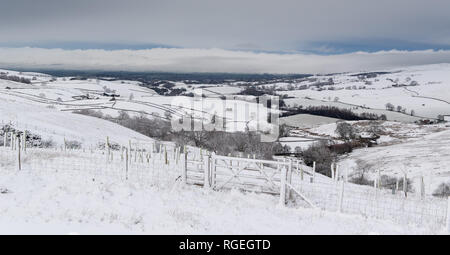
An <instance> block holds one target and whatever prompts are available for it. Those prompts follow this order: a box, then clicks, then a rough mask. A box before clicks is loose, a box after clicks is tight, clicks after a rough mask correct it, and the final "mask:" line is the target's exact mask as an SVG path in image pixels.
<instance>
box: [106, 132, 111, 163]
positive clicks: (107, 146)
mask: <svg viewBox="0 0 450 255" xmlns="http://www.w3.org/2000/svg"><path fill="white" fill-rule="evenodd" d="M105 149H107V150H108V155H106V162H109V155H110V154H111V151H110V148H109V136H107V137H106V143H105Z"/></svg>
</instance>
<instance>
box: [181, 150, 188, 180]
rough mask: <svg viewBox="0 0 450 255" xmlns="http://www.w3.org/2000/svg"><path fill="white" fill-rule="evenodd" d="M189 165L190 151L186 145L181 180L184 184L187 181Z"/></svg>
mask: <svg viewBox="0 0 450 255" xmlns="http://www.w3.org/2000/svg"><path fill="white" fill-rule="evenodd" d="M187 165H188V153H187V151H186V146H184V162H183V169H182V172H181V181H182V182H183V183H184V184H186V183H187Z"/></svg>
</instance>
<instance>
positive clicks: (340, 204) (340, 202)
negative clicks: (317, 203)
mask: <svg viewBox="0 0 450 255" xmlns="http://www.w3.org/2000/svg"><path fill="white" fill-rule="evenodd" d="M344 183H345V181H344V180H342V181H341V188H340V190H339V201H338V210H339V212H340V213H341V212H342V207H343V204H344Z"/></svg>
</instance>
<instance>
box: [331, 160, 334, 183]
mask: <svg viewBox="0 0 450 255" xmlns="http://www.w3.org/2000/svg"><path fill="white" fill-rule="evenodd" d="M331 179H332V180H334V163H331Z"/></svg>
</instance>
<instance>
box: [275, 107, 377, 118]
mask: <svg viewBox="0 0 450 255" xmlns="http://www.w3.org/2000/svg"><path fill="white" fill-rule="evenodd" d="M301 113H307V114H312V115H319V116H325V117H330V118H336V119H341V120H386V115H384V114H382V115H377V114H375V113H361V114H357V113H354V112H352V111H351V110H349V109H343V108H338V107H335V106H326V105H322V106H309V107H307V108H303V107H302V106H300V107H296V108H291V109H288V112H287V113H283V117H285V116H291V115H295V114H301Z"/></svg>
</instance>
